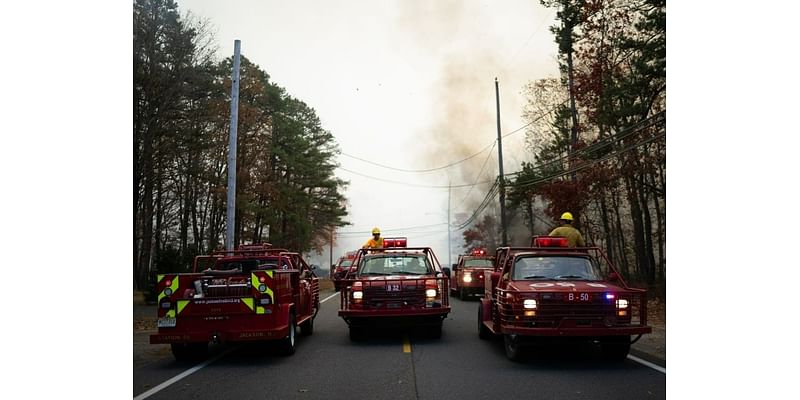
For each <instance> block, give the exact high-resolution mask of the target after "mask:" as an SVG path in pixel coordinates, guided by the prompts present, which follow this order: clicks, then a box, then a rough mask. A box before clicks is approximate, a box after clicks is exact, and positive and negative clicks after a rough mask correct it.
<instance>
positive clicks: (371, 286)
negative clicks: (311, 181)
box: [339, 238, 450, 340]
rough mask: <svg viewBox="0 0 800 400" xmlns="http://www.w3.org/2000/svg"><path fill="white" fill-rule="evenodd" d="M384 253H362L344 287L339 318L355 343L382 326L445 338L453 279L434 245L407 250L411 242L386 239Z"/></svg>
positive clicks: (355, 260) (382, 251) (376, 250)
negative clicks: (418, 329)
mask: <svg viewBox="0 0 800 400" xmlns="http://www.w3.org/2000/svg"><path fill="white" fill-rule="evenodd" d="M383 243H384V247H383V248H380V249H360V250H358V252H357V253H356V256H355V259H354V261H353V264H354V265H356V267H357V269H356V271H355V272H352V273H349V274H348V276H347V277H346V285H345V286H344V287H342V291H341V300H340V301H341V303H340V309H339V316H340V317H342V319H344V321H345V322H346V323H347V325H348V326H349V328H350V339H351V340H361V339H364V338H365V337H366V330H367V329H369V328H371V327H376V326H414V327H422V328H425V329H426V333H427V334H428V335H429V336H431V337H433V338H439V337H441V335H442V324H443V322H444V319H445V318H446V317H447V314H448V313H450V304H449V298H448V279H447V277H446V276H444V274H443V272H442V267H441V265H440V264H439V260H438V259H437V258H436V255H435V254H434V253H433V250H432V249H431V248H430V247H406V244H407V241H406V238H384V241H383Z"/></svg>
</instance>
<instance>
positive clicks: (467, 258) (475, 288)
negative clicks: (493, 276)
mask: <svg viewBox="0 0 800 400" xmlns="http://www.w3.org/2000/svg"><path fill="white" fill-rule="evenodd" d="M493 269H494V257H493V256H490V255H488V254H486V250H485V249H475V250H472V251H471V252H470V253H469V254H467V255H463V254H462V255H460V256H458V263H457V264H455V265H453V272H452V273H451V276H450V292H451V293H455V294H456V295H458V298H460V299H461V300H466V299H467V297H469V296H470V295H474V294H477V295H483V289H484V287H485V286H486V284H485V277H486V276H487V275H488V274H489V273H491V272H492V271H493Z"/></svg>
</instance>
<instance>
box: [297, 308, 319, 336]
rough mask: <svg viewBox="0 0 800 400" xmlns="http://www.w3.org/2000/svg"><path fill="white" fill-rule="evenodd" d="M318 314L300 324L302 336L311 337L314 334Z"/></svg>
mask: <svg viewBox="0 0 800 400" xmlns="http://www.w3.org/2000/svg"><path fill="white" fill-rule="evenodd" d="M315 315H316V312H314V313H313V314H311V317H310V318H309V319H307V320H305V322H303V323H302V324H300V334H301V335H303V336H311V335H312V334H313V333H314V316H315Z"/></svg>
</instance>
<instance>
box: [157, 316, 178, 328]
mask: <svg viewBox="0 0 800 400" xmlns="http://www.w3.org/2000/svg"><path fill="white" fill-rule="evenodd" d="M175 322H176V321H175V318H174V317H172V318H170V317H167V318H159V319H158V327H159V328H174V327H175Z"/></svg>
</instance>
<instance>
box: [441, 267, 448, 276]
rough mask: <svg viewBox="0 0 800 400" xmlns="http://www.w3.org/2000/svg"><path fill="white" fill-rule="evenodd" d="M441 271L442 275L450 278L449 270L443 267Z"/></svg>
mask: <svg viewBox="0 0 800 400" xmlns="http://www.w3.org/2000/svg"><path fill="white" fill-rule="evenodd" d="M442 271H444V274H445V275H447V277H448V278H449V277H450V268H447V267H444V268H442Z"/></svg>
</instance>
